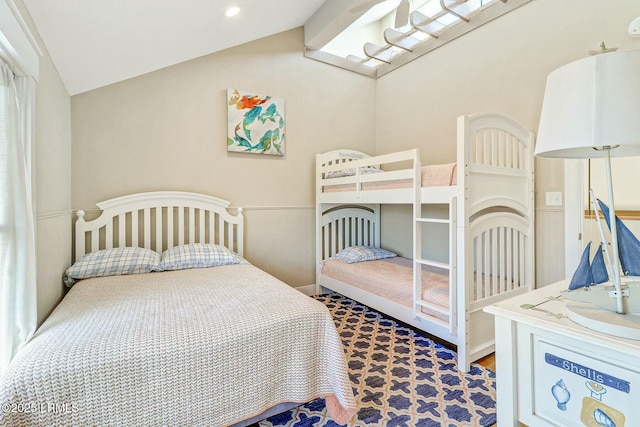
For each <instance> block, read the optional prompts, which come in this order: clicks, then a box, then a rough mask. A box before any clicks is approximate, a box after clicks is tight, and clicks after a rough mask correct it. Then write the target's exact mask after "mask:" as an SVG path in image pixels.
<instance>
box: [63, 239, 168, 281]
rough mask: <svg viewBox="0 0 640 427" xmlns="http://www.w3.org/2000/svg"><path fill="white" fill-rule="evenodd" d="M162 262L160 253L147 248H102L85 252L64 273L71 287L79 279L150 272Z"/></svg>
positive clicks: (64, 279)
mask: <svg viewBox="0 0 640 427" xmlns="http://www.w3.org/2000/svg"><path fill="white" fill-rule="evenodd" d="M158 263H160V254H159V253H157V252H155V251H152V250H150V249H145V248H113V249H102V250H99V251H96V252H91V253H88V254H85V255H84V256H83V257H82V258H81V259H80V261H76V262H75V263H74V264H73V265H72V266H71V267H69V268H68V269H67V271H66V272H65V274H64V277H63V281H64V284H65V285H67V286H69V287H71V286H72V285H73V284H74V283H75V282H76V281H77V280H80V279H88V278H90V277H102V276H118V275H122V274H137V273H149V272H151V271H153V270H155V269H156V268H157V266H158Z"/></svg>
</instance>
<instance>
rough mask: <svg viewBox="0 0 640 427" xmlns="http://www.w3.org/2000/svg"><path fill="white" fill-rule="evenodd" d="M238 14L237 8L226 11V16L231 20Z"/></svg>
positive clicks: (238, 9)
mask: <svg viewBox="0 0 640 427" xmlns="http://www.w3.org/2000/svg"><path fill="white" fill-rule="evenodd" d="M238 13H240V8H239V7H238V6H233V7H230V8H229V9H227V16H228V17H229V18H231V17H232V16H236V15H237V14H238Z"/></svg>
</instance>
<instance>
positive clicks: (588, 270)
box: [569, 242, 609, 291]
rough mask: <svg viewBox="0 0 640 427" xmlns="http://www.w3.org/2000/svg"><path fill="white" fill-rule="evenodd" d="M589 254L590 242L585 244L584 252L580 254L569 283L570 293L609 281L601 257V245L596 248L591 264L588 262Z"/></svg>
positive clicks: (602, 257)
mask: <svg viewBox="0 0 640 427" xmlns="http://www.w3.org/2000/svg"><path fill="white" fill-rule="evenodd" d="M590 252H591V242H589V243H588V244H587V247H586V248H584V252H582V257H581V258H580V264H579V265H578V268H577V269H576V272H575V273H574V274H573V277H572V278H571V282H570V283H569V290H570V291H573V290H575V289H579V288H584V287H587V286H593V285H597V284H600V283H604V282H606V281H608V280H609V275H608V274H607V267H606V266H605V265H604V256H603V255H602V243H600V245H599V246H598V250H597V251H596V255H595V256H594V257H593V262H591V263H590V262H589V257H590Z"/></svg>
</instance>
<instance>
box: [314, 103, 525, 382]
mask: <svg viewBox="0 0 640 427" xmlns="http://www.w3.org/2000/svg"><path fill="white" fill-rule="evenodd" d="M457 132H458V136H457V162H455V163H452V164H447V165H434V166H424V167H423V166H422V165H421V163H420V152H419V150H417V149H413V150H407V151H402V152H397V153H390V154H384V155H380V156H375V157H370V156H369V155H367V154H365V153H361V152H357V151H353V150H346V149H345V150H335V151H331V152H328V153H324V154H318V155H317V157H316V201H317V207H316V215H317V219H316V220H317V222H316V224H317V231H316V261H317V270H316V271H317V273H316V277H317V283H318V284H319V285H320V286H322V287H325V288H328V289H330V290H333V291H336V292H339V293H341V294H343V295H345V296H347V297H350V298H352V299H355V300H357V301H360V302H361V303H363V304H366V305H368V306H370V307H372V308H374V309H377V310H379V311H381V312H384V313H387V314H389V315H391V316H393V317H395V318H397V319H398V320H401V321H403V322H405V323H407V324H410V325H412V326H414V327H416V328H418V329H421V330H423V331H425V332H427V333H429V334H432V335H435V336H437V337H439V338H441V339H443V340H445V341H447V342H449V343H451V344H454V345H455V346H457V352H458V363H459V367H460V369H461V370H464V371H468V370H469V368H470V363H471V362H473V361H475V360H477V359H479V358H481V357H483V356H485V355H487V354H489V353H491V352H492V351H493V349H494V334H493V331H494V327H493V316H491V315H487V314H486V313H484V312H483V311H482V308H483V307H485V306H487V305H490V304H493V303H495V302H497V301H500V300H502V299H505V298H509V297H512V296H515V295H517V294H519V293H522V292H526V291H529V290H532V289H533V287H534V269H533V257H534V231H533V230H534V228H533V227H534V193H533V191H534V190H533V155H532V152H533V134H532V133H531V132H529V131H527V130H526V129H525V128H524V127H523V126H522V125H520V124H519V123H517V122H516V121H515V120H513V119H512V118H510V117H508V116H505V115H503V114H498V113H481V114H474V115H471V116H461V117H459V118H458V129H457ZM384 204H406V205H410V206H412V217H413V220H412V221H413V236H412V237H410V238H412V239H413V256H412V259H404V258H403V259H400V258H398V257H391V258H384V259H377V258H378V256H376V254H375V253H374V254H371V253H369V252H366V251H367V250H369V249H370V248H379V247H380V245H381V243H382V246H384V242H381V241H380V235H381V233H380V222H381V221H380V220H381V213H380V212H381V205H384ZM433 206H440V207H443V206H444V207H446V208H445V211H446V212H447V213H446V214H445V215H442V214H441V211H442V209H440V210H438V209H435V211H434V210H430V209H429V207H433ZM434 212H435V213H434ZM434 226H435V227H446V228H447V230H446V235H447V236H448V239H447V240H448V241H442V240H441V239H437V238H435V239H434V238H432V237H430V236H429V235H428V233H427V231H425V230H429V231H430V230H432V228H428V227H434ZM354 247H356V248H360V249H362V251H365V252H364V253H365V254H364V255H363V256H362V257H361V258H364V259H373V260H367V261H364V262H353V263H347V262H343V261H342V260H340V259H336V258H342V255H343V253H344V252H341V251H345V249H346V251H347V252H349V251H351V250H352V249H354ZM438 247H441V248H444V252H445V253H448V254H447V255H448V256H446V257H445V258H448V259H445V260H444V261H442V260H434V259H430V255H426V254H432V253H434V252H438V250H437V249H438ZM434 248H435V249H436V250H435V251H434V250H432V249H434ZM374 252H375V251H374ZM440 252H442V251H440ZM349 255H350V254H349Z"/></svg>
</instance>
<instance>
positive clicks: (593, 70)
mask: <svg viewBox="0 0 640 427" xmlns="http://www.w3.org/2000/svg"><path fill="white" fill-rule="evenodd" d="M534 154H535V155H536V156H539V157H553V158H568V159H591V158H604V159H605V175H606V179H607V193H608V194H607V195H608V199H609V218H611V227H610V228H611V255H612V256H611V260H612V271H611V276H612V279H613V285H614V290H612V291H610V292H608V294H609V296H610V297H611V298H614V299H615V313H614V314H617V315H619V316H618V317H624V316H620V315H623V314H625V313H626V311H627V310H626V308H625V307H626V304H625V298H629V296H628V291H626V290H625V291H624V292H623V289H622V285H621V281H620V268H619V258H618V233H617V227H615V226H613V225H614V224H615V223H616V221H614V218H616V216H615V205H614V201H613V183H612V179H611V157H622V156H637V155H640V49H636V50H621V51H615V52H609V53H601V54H598V55H595V56H591V57H587V58H584V59H581V60H578V61H575V62H571V63H569V64H567V65H564V66H562V67H560V68H558V69H557V70H555V71H553V72H552V73H551V74H549V76H548V78H547V85H546V89H545V93H544V101H543V104H542V112H541V115H540V124H539V128H538V137H537V142H536V148H535V152H534ZM638 256H640V254H638ZM569 317H570V318H571V319H572V320H574V321H576V318H577V317H581V316H577V317H572V316H571V315H569ZM588 317H590V316H588ZM596 317H603V316H596ZM633 317H635V316H633ZM618 322H620V319H616V320H613V323H618ZM578 323H581V322H580V321H578ZM595 323H597V324H598V325H596V326H595V327H594V329H598V328H600V327H603V328H604V329H606V331H605V332H606V333H609V331H610V330H611V329H612V328H611V327H610V326H609V323H610V321H608V320H606V321H604V325H599V323H601V321H600V320H598V321H596V322H595ZM587 324H588V325H587ZM584 326H588V327H593V326H594V325H593V323H592V321H591V320H586V321H585V324H584ZM630 327H631V329H632V333H633V330H635V329H638V328H637V326H635V327H634V326H633V325H631V326H630Z"/></svg>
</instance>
